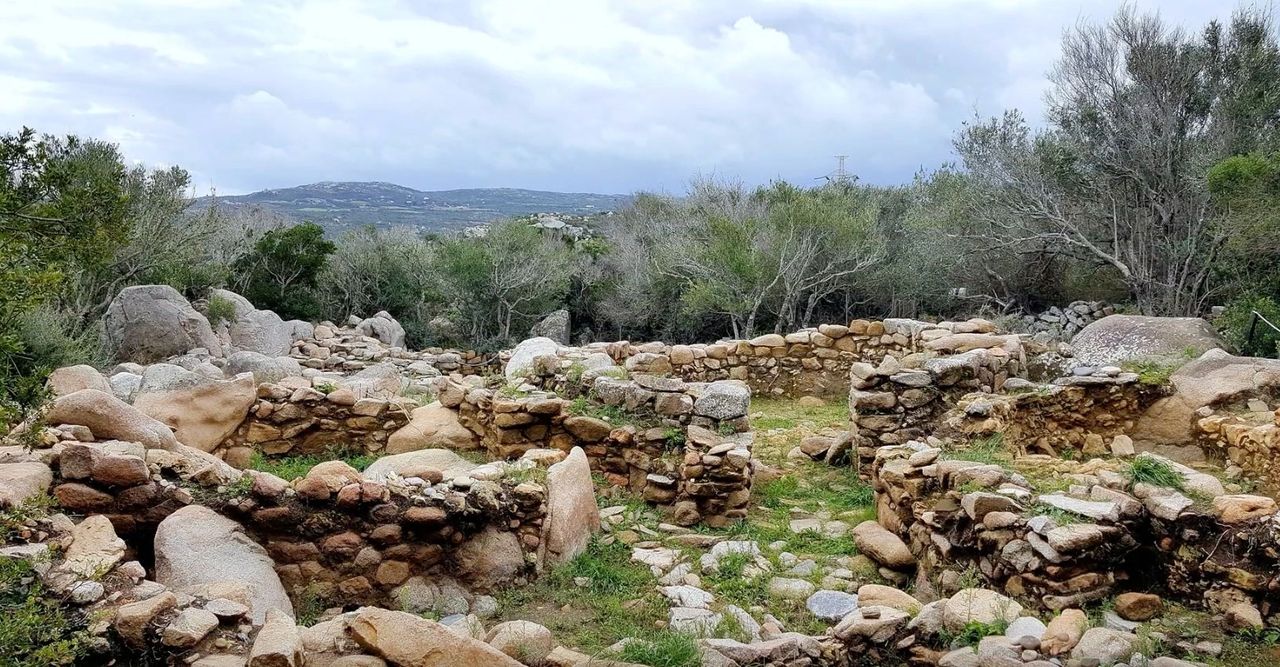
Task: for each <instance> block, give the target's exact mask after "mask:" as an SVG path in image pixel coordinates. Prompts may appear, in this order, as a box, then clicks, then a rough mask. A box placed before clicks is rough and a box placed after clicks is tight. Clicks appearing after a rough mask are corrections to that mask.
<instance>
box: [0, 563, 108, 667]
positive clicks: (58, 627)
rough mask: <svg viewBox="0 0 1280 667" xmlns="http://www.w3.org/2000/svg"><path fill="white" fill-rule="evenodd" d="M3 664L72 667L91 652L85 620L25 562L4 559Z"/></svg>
mask: <svg viewBox="0 0 1280 667" xmlns="http://www.w3.org/2000/svg"><path fill="white" fill-rule="evenodd" d="M0 617H3V618H4V622H0V664H3V665H10V666H12V667H47V666H48V665H70V664H75V663H76V662H78V661H80V660H83V659H84V658H85V657H86V654H87V653H88V646H89V643H88V640H89V638H90V637H89V634H88V632H87V630H86V628H85V619H84V618H83V617H81V616H80V615H79V614H77V613H75V612H74V611H72V610H69V609H67V608H66V607H64V606H63V605H62V602H61V601H60V600H59V599H57V598H56V597H54V596H52V595H51V594H49V592H48V591H46V590H45V589H44V587H43V586H42V585H41V584H40V578H39V577H37V576H36V574H35V572H34V571H33V570H32V567H31V564H30V563H29V562H27V561H25V560H20V559H10V558H0Z"/></svg>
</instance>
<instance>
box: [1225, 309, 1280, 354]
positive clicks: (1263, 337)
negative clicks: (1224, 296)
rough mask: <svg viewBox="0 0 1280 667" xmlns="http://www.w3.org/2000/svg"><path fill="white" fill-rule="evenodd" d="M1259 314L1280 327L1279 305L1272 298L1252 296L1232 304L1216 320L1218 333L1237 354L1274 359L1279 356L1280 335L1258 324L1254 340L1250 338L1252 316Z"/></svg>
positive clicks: (1255, 327) (1264, 325) (1255, 328)
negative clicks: (1255, 312)
mask: <svg viewBox="0 0 1280 667" xmlns="http://www.w3.org/2000/svg"><path fill="white" fill-rule="evenodd" d="M1255 310H1256V311H1258V313H1259V314H1261V315H1262V316H1263V317H1265V318H1267V319H1268V320H1270V321H1271V322H1273V323H1274V324H1276V325H1277V326H1280V304H1277V303H1276V301H1275V300H1274V299H1272V298H1271V297H1270V296H1266V295H1263V294H1257V293H1249V294H1245V295H1243V296H1240V297H1239V298H1237V299H1236V300H1235V301H1232V302H1231V303H1230V304H1229V305H1228V306H1227V309H1226V311H1225V312H1224V313H1223V314H1222V316H1221V317H1219V318H1218V320H1217V325H1218V331H1219V332H1220V333H1221V334H1222V336H1223V338H1226V339H1227V342H1228V343H1231V345H1232V346H1234V347H1235V348H1236V350H1237V351H1238V352H1239V353H1240V354H1243V355H1247V356H1252V357H1274V356H1276V355H1277V351H1278V350H1277V344H1280V332H1277V331H1276V330H1275V329H1272V328H1271V327H1269V326H1267V325H1266V323H1265V322H1258V323H1257V325H1256V326H1254V331H1253V337H1252V338H1250V337H1249V323H1250V322H1251V321H1252V320H1253V312H1254V311H1255Z"/></svg>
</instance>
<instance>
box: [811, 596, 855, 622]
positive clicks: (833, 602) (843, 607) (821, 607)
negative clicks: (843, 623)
mask: <svg viewBox="0 0 1280 667" xmlns="http://www.w3.org/2000/svg"><path fill="white" fill-rule="evenodd" d="M804 606H805V607H806V608H808V609H809V611H810V612H811V613H812V614H813V615H814V616H817V617H818V618H820V619H822V620H824V621H831V622H837V621H839V620H840V619H842V618H844V617H845V616H848V615H849V613H850V612H852V611H853V610H855V609H857V608H858V596H857V595H854V594H852V593H845V592H842V591H832V590H820V591H815V592H814V593H813V595H810V596H809V599H807V600H805V602H804Z"/></svg>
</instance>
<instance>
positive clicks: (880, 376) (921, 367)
mask: <svg viewBox="0 0 1280 667" xmlns="http://www.w3.org/2000/svg"><path fill="white" fill-rule="evenodd" d="M1015 340H1016V339H1015ZM904 361H905V363H904V362H903V361H899V360H898V359H897V358H896V357H886V358H885V359H884V360H883V361H882V362H881V363H880V365H879V366H872V365H871V364H869V363H866V362H855V363H854V364H852V365H851V366H850V371H849V373H850V380H849V384H850V389H849V412H850V429H851V431H852V433H853V436H854V437H853V442H854V445H855V446H856V447H857V451H858V462H859V470H861V471H863V473H864V474H865V473H866V472H867V466H868V465H869V464H870V462H871V461H872V460H873V459H874V457H875V452H876V449H877V448H879V447H883V446H886V445H897V444H902V443H905V442H907V441H909V440H913V439H920V438H924V437H925V435H927V434H930V433H932V432H933V430H934V429H935V428H936V427H937V425H938V423H939V422H940V421H941V417H942V415H943V414H944V413H945V412H946V411H947V410H948V409H950V408H951V406H952V405H954V403H955V401H956V400H957V399H958V398H959V397H960V396H962V395H964V394H967V393H969V392H972V391H981V390H986V391H994V390H999V389H1000V388H1002V387H1003V386H1004V384H1005V382H1006V380H1008V379H1009V376H1010V375H1011V374H1013V373H1017V372H1018V371H1019V370H1020V367H1021V362H1020V360H1019V358H1018V357H1016V356H1011V355H1010V354H1008V352H1007V351H1006V350H1005V348H1002V347H997V348H992V349H986V348H976V349H971V350H968V351H965V352H961V353H959V354H955V355H951V356H941V357H924V356H923V355H916V356H915V357H914V358H906V359H905V360H904Z"/></svg>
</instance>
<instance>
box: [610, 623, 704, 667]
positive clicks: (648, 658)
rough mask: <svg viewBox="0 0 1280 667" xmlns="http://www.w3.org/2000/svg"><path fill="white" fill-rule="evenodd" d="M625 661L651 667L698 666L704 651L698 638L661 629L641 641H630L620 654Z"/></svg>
mask: <svg viewBox="0 0 1280 667" xmlns="http://www.w3.org/2000/svg"><path fill="white" fill-rule="evenodd" d="M618 657H619V658H621V659H622V661H624V662H634V663H637V664H641V665H651V667H698V665H701V664H702V653H701V652H700V651H699V650H698V640H697V639H695V638H694V637H693V636H691V635H687V634H682V633H679V632H671V631H659V632H655V633H653V634H651V635H649V636H647V637H645V638H643V639H641V640H640V641H633V642H629V643H628V644H627V645H626V647H625V648H623V649H622V654H621V655H620V656H618Z"/></svg>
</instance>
